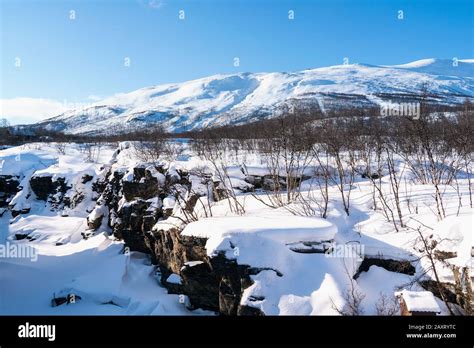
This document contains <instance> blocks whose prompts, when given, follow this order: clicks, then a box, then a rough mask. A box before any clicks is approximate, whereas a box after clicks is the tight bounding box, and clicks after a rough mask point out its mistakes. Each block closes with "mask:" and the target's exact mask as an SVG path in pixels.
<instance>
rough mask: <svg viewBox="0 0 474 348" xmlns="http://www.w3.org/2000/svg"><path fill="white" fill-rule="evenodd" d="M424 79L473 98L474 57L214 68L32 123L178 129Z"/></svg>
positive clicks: (370, 95) (406, 96)
mask: <svg viewBox="0 0 474 348" xmlns="http://www.w3.org/2000/svg"><path fill="white" fill-rule="evenodd" d="M423 86H428V88H429V93H430V95H431V96H432V98H433V99H435V100H437V101H439V102H441V103H448V104H453V103H459V102H462V101H463V100H464V99H465V98H474V59H465V60H458V61H452V60H443V59H423V60H419V61H416V62H412V63H408V64H403V65H395V66H375V65H367V64H352V65H337V66H331V67H325V68H317V69H309V70H303V71H300V72H292V73H287V72H279V73H239V74H232V75H214V76H210V77H205V78H201V79H197V80H193V81H188V82H183V83H171V84H165V85H159V86H153V87H146V88H142V89H139V90H136V91H133V92H130V93H123V94H117V95H115V96H113V97H110V98H107V99H105V100H102V101H100V102H97V103H94V104H92V105H90V106H88V107H86V108H81V109H74V110H69V111H67V112H65V113H63V114H61V115H59V116H56V117H53V118H50V119H48V120H46V121H43V122H41V123H40V124H38V125H41V126H43V127H44V126H45V127H46V128H47V129H50V130H58V131H64V132H66V133H72V134H79V133H84V134H91V133H95V134H97V133H106V132H117V131H118V132H119V131H125V130H127V129H130V128H132V129H136V128H142V127H143V128H144V127H147V126H149V125H150V124H152V123H159V124H162V125H163V126H164V127H165V128H166V129H167V130H169V131H175V132H179V131H183V130H191V129H201V128H203V127H208V126H217V125H226V124H241V123H245V122H250V121H253V120H256V119H258V118H261V117H270V116H271V115H274V114H277V113H278V110H281V109H282V108H283V107H285V105H286V106H289V105H295V106H298V107H312V108H319V109H320V110H322V111H326V110H328V109H334V108H337V107H340V106H341V105H344V106H350V105H358V106H361V105H362V106H364V105H366V106H377V105H380V104H382V103H383V102H386V101H389V100H391V101H395V100H399V99H403V100H410V99H413V98H414V97H416V95H417V94H419V93H420V91H421V89H422V88H423Z"/></svg>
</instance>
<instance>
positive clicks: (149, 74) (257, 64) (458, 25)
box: [0, 0, 474, 117]
mask: <svg viewBox="0 0 474 348" xmlns="http://www.w3.org/2000/svg"><path fill="white" fill-rule="evenodd" d="M0 3H1V5H0V10H1V17H0V28H1V37H0V39H1V46H0V52H1V65H0V69H1V71H0V72H1V85H0V99H1V100H2V110H3V111H2V114H3V115H2V116H5V115H6V116H10V117H13V116H14V115H16V114H15V112H17V113H18V115H20V114H21V113H22V112H23V114H25V113H26V115H25V117H28V113H30V112H31V111H30V109H28V108H27V107H25V105H26V104H28V102H29V101H31V100H36V101H38V100H40V101H41V103H43V104H44V105H43V104H41V105H39V104H38V105H37V106H36V107H37V108H43V107H44V108H45V110H46V109H47V108H48V106H47V104H48V103H50V102H51V103H56V107H59V105H58V104H57V103H64V101H67V102H68V103H75V102H84V101H88V100H89V101H91V100H95V99H97V98H99V97H106V96H109V95H112V94H115V93H118V92H127V91H131V90H134V89H138V88H141V87H145V86H150V85H156V84H161V83H167V82H179V81H185V80H190V79H194V78H199V77H203V76H208V75H213V74H219V73H235V72H241V71H245V72H261V71H295V70H301V69H305V68H310V67H319V66H328V65H336V64H342V62H343V58H344V57H348V58H349V61H350V63H370V64H400V63H406V62H410V61H413V60H417V59H421V58H431V57H435V58H449V59H451V58H452V57H458V58H460V59H461V58H472V57H473V56H474V54H473V47H474V43H473V36H474V33H473V31H474V23H473V3H474V2H473V1H472V0H407V1H398V0H378V1H376V0H372V1H369V0H345V1H343V0H321V1H319V0H228V1H226V0H188V1H186V0H116V1H112V0H71V1H59V0H42V1H40V0H35V1H33V0H0ZM71 10H72V11H75V19H70V15H71V12H70V11H71ZM180 10H183V11H184V15H185V18H184V20H181V19H180V18H179V14H180V13H179V11H180ZM290 10H293V11H294V19H293V20H290V19H289V18H288V11H290ZM399 10H402V11H403V17H404V19H403V20H400V19H398V18H397V17H398V11H399ZM235 57H238V58H239V60H240V66H238V67H235V66H234V58H235ZM17 58H19V59H20V60H18V59H17ZM126 58H129V59H130V66H128V67H127V66H124V63H125V59H126ZM18 62H19V63H20V66H16V65H18ZM15 63H17V64H16V65H15ZM20 98H22V99H20ZM13 99H15V100H16V101H17V103H16V104H15V103H13ZM5 101H8V102H9V103H7V104H6V103H5ZM18 101H20V102H21V103H20V104H21V105H23V110H20V109H21V108H22V107H21V106H18V105H17V104H18ZM12 103H13V104H12ZM12 105H13V106H14V108H13V109H14V110H13V111H11V110H10V109H11V108H12ZM15 107H16V109H15ZM30 107H31V108H32V109H34V108H35V105H34V104H32V105H31V106H30ZM18 108H19V109H18ZM15 110H16V111H15ZM51 112H52V113H54V110H53V111H50V113H51ZM12 115H13V116H12ZM45 116H48V115H45ZM18 117H19V116H18ZM37 117H43V116H42V114H39V115H38V116H37Z"/></svg>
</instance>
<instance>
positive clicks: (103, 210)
mask: <svg viewBox="0 0 474 348" xmlns="http://www.w3.org/2000/svg"><path fill="white" fill-rule="evenodd" d="M106 214H108V209H107V206H105V205H97V206H96V207H95V208H94V210H93V211H92V212H91V213H90V214H89V216H88V217H87V226H88V227H89V228H90V229H91V230H94V231H96V230H97V229H98V228H99V227H100V226H101V225H102V220H103V218H104V216H105V215H106Z"/></svg>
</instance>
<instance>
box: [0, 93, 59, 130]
mask: <svg viewBox="0 0 474 348" xmlns="http://www.w3.org/2000/svg"><path fill="white" fill-rule="evenodd" d="M65 109H66V105H65V104H64V103H61V102H59V101H57V100H52V99H44V98H27V97H21V98H11V99H0V118H6V119H7V120H8V121H9V122H10V124H12V125H14V124H28V123H35V122H38V121H41V120H44V119H45V118H48V117H53V116H57V115H59V114H61V113H63V112H64V111H65Z"/></svg>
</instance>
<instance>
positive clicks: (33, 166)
mask: <svg viewBox="0 0 474 348" xmlns="http://www.w3.org/2000/svg"><path fill="white" fill-rule="evenodd" d="M121 147H122V151H121V152H120V154H117V153H116V152H115V147H112V146H102V147H101V149H100V152H99V151H97V153H95V155H94V161H92V162H91V161H89V160H88V159H87V157H89V159H90V156H89V155H88V154H87V153H85V152H84V150H83V149H82V150H81V147H80V146H79V145H76V144H69V145H68V146H67V148H66V150H65V153H66V154H61V152H64V151H59V150H58V148H57V147H55V146H54V145H47V144H30V145H27V146H21V147H14V148H9V149H6V150H2V151H0V163H3V166H2V173H0V174H1V175H16V176H19V177H20V178H21V180H22V181H21V186H23V190H22V191H20V193H19V194H17V196H15V197H14V203H15V204H18V206H19V207H23V208H29V209H30V211H29V213H27V214H21V215H18V216H16V217H12V215H11V212H10V211H8V210H7V211H5V212H4V213H3V215H2V216H1V217H0V243H1V244H2V245H3V246H4V247H5V248H7V247H9V246H12V245H14V246H16V247H17V248H18V247H19V246H23V247H24V248H25V250H26V249H29V250H30V252H31V255H30V257H22V258H19V257H2V258H0V284H1V286H0V314H47V315H54V314H58V315H60V314H145V315H148V314H150V315H185V314H194V315H196V314H198V315H200V314H213V313H211V312H205V311H201V310H195V311H189V310H188V309H186V306H185V304H186V299H184V298H183V297H182V296H178V295H169V294H167V290H166V289H165V288H163V287H162V286H160V285H159V282H158V281H157V277H156V276H157V275H156V270H155V267H154V266H153V265H151V263H150V261H149V258H148V257H147V255H145V254H141V253H138V252H131V253H127V252H125V253H124V244H123V242H121V241H118V240H115V238H114V237H113V236H110V235H109V234H110V232H111V231H110V230H109V229H108V227H107V226H102V227H101V228H100V229H99V231H97V232H96V233H95V234H94V235H93V236H92V237H90V238H89V239H83V238H82V233H83V232H85V230H86V228H87V226H86V217H87V216H88V215H89V213H90V212H91V211H92V210H93V208H94V206H95V201H94V199H96V198H97V197H94V193H93V192H92V191H91V188H90V185H91V182H89V183H86V184H83V183H82V182H81V178H82V177H83V175H84V174H87V175H90V176H92V177H94V179H96V178H99V177H101V176H103V175H104V172H105V169H107V168H110V167H113V168H114V169H119V168H120V169H121V170H123V171H124V172H127V171H128V170H129V169H130V168H132V167H133V166H134V165H136V164H137V163H138V160H137V159H136V158H135V156H134V153H133V151H131V150H130V148H128V146H125V145H124V144H121ZM179 158H180V159H181V160H176V161H174V162H173V163H172V166H174V167H176V168H185V169H187V170H192V169H193V168H198V167H199V168H204V167H206V166H207V167H210V166H209V164H208V163H206V162H204V161H202V160H201V159H199V158H198V157H197V156H195V155H194V154H193V153H191V152H190V150H188V149H186V148H185V149H184V151H183V153H182V154H181V156H180V157H179ZM245 160H246V164H247V170H248V171H250V172H252V173H253V174H256V173H260V174H261V173H265V171H266V167H265V164H264V163H263V162H262V160H261V159H260V158H258V157H257V156H255V155H251V154H247V155H246V156H245ZM228 162H229V174H230V176H231V178H230V179H231V181H232V182H233V183H234V184H235V183H241V182H242V181H243V179H244V176H243V174H242V172H241V171H240V170H238V169H237V168H239V167H238V165H239V163H240V161H239V160H238V159H234V160H233V159H231V158H229V160H228ZM42 175H52V176H55V177H64V178H66V180H67V182H68V183H70V184H72V185H73V187H74V188H76V189H80V190H83V192H85V193H86V195H85V198H84V200H83V201H82V202H81V203H80V204H79V205H77V206H76V207H75V208H73V209H68V208H66V209H62V210H57V211H52V210H51V206H50V205H49V203H45V202H44V201H40V200H37V199H35V197H34V193H32V192H31V190H30V189H29V187H28V185H29V184H28V182H29V179H30V178H31V177H32V176H42ZM92 181H93V180H92ZM383 181H384V182H385V184H386V185H388V183H387V180H386V179H385V178H384V180H383ZM88 185H89V186H88ZM303 187H304V190H303V191H304V192H308V191H311V190H313V188H314V186H313V185H311V183H309V182H305V183H303ZM404 190H405V189H404ZM460 190H461V193H462V201H463V207H461V208H460V210H459V213H458V195H457V194H456V193H455V192H454V189H453V188H452V187H446V188H445V192H444V197H445V200H446V211H447V215H448V217H447V218H445V219H444V220H443V221H437V218H436V215H435V214H434V213H433V212H432V209H430V206H432V205H433V197H432V190H431V188H430V187H429V186H428V185H410V187H409V188H407V189H406V190H405V193H404V197H403V198H402V201H405V199H406V198H407V197H408V196H409V197H410V204H411V205H412V206H417V207H418V212H417V213H409V212H408V211H407V212H405V219H406V221H407V224H408V226H410V227H412V228H413V229H410V228H404V229H401V230H400V232H395V231H394V228H393V225H392V224H391V223H389V222H387V221H386V220H385V218H384V217H383V216H382V214H381V213H380V212H378V211H374V210H373V209H372V208H371V202H372V196H371V195H372V189H371V186H370V183H369V182H368V181H367V180H357V181H356V182H355V183H354V190H353V193H352V197H351V204H352V207H351V215H350V216H349V217H348V216H346V215H345V213H344V211H343V209H342V205H341V202H340V196H339V194H338V192H337V190H336V188H334V187H332V188H331V189H330V197H331V199H330V204H329V214H328V218H327V219H323V218H320V217H318V216H296V215H294V214H292V213H291V212H290V211H289V210H288V209H285V208H277V209H273V208H270V207H268V206H267V205H265V204H264V203H262V201H260V200H258V199H256V198H255V197H254V196H252V195H251V194H239V195H238V199H239V201H240V202H241V203H242V204H243V205H244V206H245V214H244V215H243V216H239V215H236V214H234V213H231V212H230V211H229V208H228V204H227V202H226V200H223V201H219V202H212V205H213V208H212V211H213V216H212V217H208V218H204V217H203V218H202V219H200V220H199V221H197V222H193V223H190V224H188V225H187V226H186V227H185V229H184V230H183V232H182V234H184V235H188V236H200V237H206V238H208V241H207V244H206V249H207V253H208V255H210V256H212V255H215V253H217V252H225V254H226V256H227V257H228V258H232V259H236V260H237V261H238V263H240V264H248V265H251V266H253V267H260V268H264V269H265V270H263V271H261V272H260V273H258V274H257V275H255V276H252V277H253V281H254V284H253V285H251V286H250V287H249V288H247V289H246V290H245V292H244V294H243V298H242V302H241V303H242V304H247V305H249V306H252V307H256V308H259V309H261V310H262V311H263V312H264V313H266V314H268V315H278V314H279V315H309V314H313V315H330V314H337V311H336V308H340V307H341V306H343V304H344V296H345V294H346V292H347V290H348V289H350V288H351V286H353V287H356V288H357V289H358V291H360V292H361V293H363V294H364V299H363V300H362V308H363V311H364V313H365V314H375V313H376V312H375V304H376V303H377V301H379V299H380V297H381V295H382V294H385V295H386V296H388V297H389V298H393V295H394V292H395V291H399V290H402V289H409V290H421V288H420V287H419V286H418V285H416V284H414V283H413V281H414V280H415V278H416V277H418V276H419V275H421V274H423V270H424V269H426V268H427V267H428V264H427V260H426V259H423V258H422V259H421V260H419V256H420V255H419V253H418V252H417V249H416V248H415V246H416V239H417V232H416V231H415V230H414V229H416V228H417V227H419V226H420V224H424V225H426V226H430V227H431V228H433V230H432V231H431V230H430V233H433V234H435V235H436V236H437V237H439V239H443V242H442V243H443V244H442V247H443V250H445V251H456V252H457V254H458V257H457V258H456V259H454V260H452V261H453V262H455V263H457V264H463V265H465V264H469V263H470V262H472V258H471V247H472V240H473V238H472V233H473V225H472V223H473V217H474V215H473V212H472V209H471V208H469V198H468V186H467V181H466V180H462V179H461V180H460ZM388 191H389V190H387V192H388ZM71 194H72V193H71ZM315 194H317V193H315ZM389 196H390V194H389ZM261 199H263V200H265V197H263V198H261ZM405 203H406V202H405ZM166 204H167V205H169V206H173V205H174V204H177V203H175V202H174V201H173V200H171V199H168V200H167V201H166ZM197 213H198V214H200V212H199V211H198V212H197ZM411 218H413V219H411ZM166 223H169V222H163V223H161V224H163V225H165V224H166ZM16 235H22V236H27V238H24V239H21V240H17V239H16V238H15V236H16ZM324 243H329V244H331V245H333V246H336V247H337V246H338V245H348V244H350V245H359V246H362V247H363V248H358V249H357V248H355V249H354V250H356V252H355V253H354V254H352V255H346V254H345V255H343V256H341V257H336V256H331V255H327V254H324V253H302V252H295V251H294V250H295V248H296V247H302V248H304V247H305V246H307V245H324ZM32 250H34V251H32ZM364 255H365V256H374V257H375V256H383V257H385V258H390V259H394V260H410V261H413V264H414V265H415V266H416V270H417V273H416V274H415V276H409V275H406V274H401V273H394V272H389V271H387V270H385V269H384V268H381V267H378V266H371V267H370V269H369V271H368V272H362V273H361V274H360V276H359V277H358V278H357V280H356V281H352V280H351V279H352V277H351V276H350V275H352V274H354V272H355V270H356V269H357V268H358V266H359V265H360V263H361V260H362V257H363V256H364ZM34 259H35V260H34ZM438 266H439V272H440V275H441V277H442V279H443V280H444V281H452V273H451V272H450V271H449V268H447V267H445V266H443V265H441V264H439V265H438ZM428 276H430V274H429V273H428ZM69 293H74V294H76V295H78V296H80V297H81V300H80V301H78V302H76V303H70V304H67V305H61V306H57V307H52V306H51V300H52V299H53V297H61V296H66V295H67V294H69ZM436 300H437V301H438V305H439V306H440V308H441V310H442V312H443V313H444V314H446V313H447V311H446V308H445V306H444V304H443V303H442V302H441V301H440V300H439V299H436Z"/></svg>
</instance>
